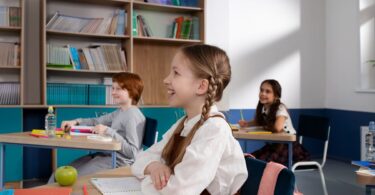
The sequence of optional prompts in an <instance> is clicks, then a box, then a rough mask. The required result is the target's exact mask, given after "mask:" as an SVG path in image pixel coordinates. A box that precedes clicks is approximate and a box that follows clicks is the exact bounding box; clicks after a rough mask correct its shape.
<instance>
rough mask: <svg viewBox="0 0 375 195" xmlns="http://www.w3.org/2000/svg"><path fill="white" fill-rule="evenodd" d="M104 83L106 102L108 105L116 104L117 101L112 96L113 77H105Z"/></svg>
mask: <svg viewBox="0 0 375 195" xmlns="http://www.w3.org/2000/svg"><path fill="white" fill-rule="evenodd" d="M103 85H105V104H106V105H113V104H115V101H114V100H113V97H112V78H111V77H104V78H103Z"/></svg>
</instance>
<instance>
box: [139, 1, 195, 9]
mask: <svg viewBox="0 0 375 195" xmlns="http://www.w3.org/2000/svg"><path fill="white" fill-rule="evenodd" d="M145 2H148V3H157V4H163V5H175V6H190V7H197V6H198V0H145Z"/></svg>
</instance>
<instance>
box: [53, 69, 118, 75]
mask: <svg viewBox="0 0 375 195" xmlns="http://www.w3.org/2000/svg"><path fill="white" fill-rule="evenodd" d="M47 71H51V72H52V71H56V72H69V73H95V74H115V73H119V72H123V71H95V70H73V69H60V68H47Z"/></svg>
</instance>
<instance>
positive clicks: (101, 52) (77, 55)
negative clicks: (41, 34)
mask: <svg viewBox="0 0 375 195" xmlns="http://www.w3.org/2000/svg"><path fill="white" fill-rule="evenodd" d="M47 67H50V68H61V69H74V70H92V71H126V70H127V63H126V57H125V51H124V50H121V48H120V47H119V46H118V45H114V44H106V45H93V46H90V47H88V48H76V47H73V46H70V45H66V46H56V45H52V44H48V45H47Z"/></svg>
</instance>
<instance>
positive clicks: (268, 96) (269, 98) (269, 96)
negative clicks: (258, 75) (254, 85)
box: [259, 83, 278, 106]
mask: <svg viewBox="0 0 375 195" xmlns="http://www.w3.org/2000/svg"><path fill="white" fill-rule="evenodd" d="M276 98H278V97H276V95H275V93H274V91H273V89H272V85H270V84H269V83H263V84H262V85H261V86H260V91H259V101H260V103H261V104H263V105H266V106H267V105H271V104H272V103H273V102H275V100H276Z"/></svg>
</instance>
